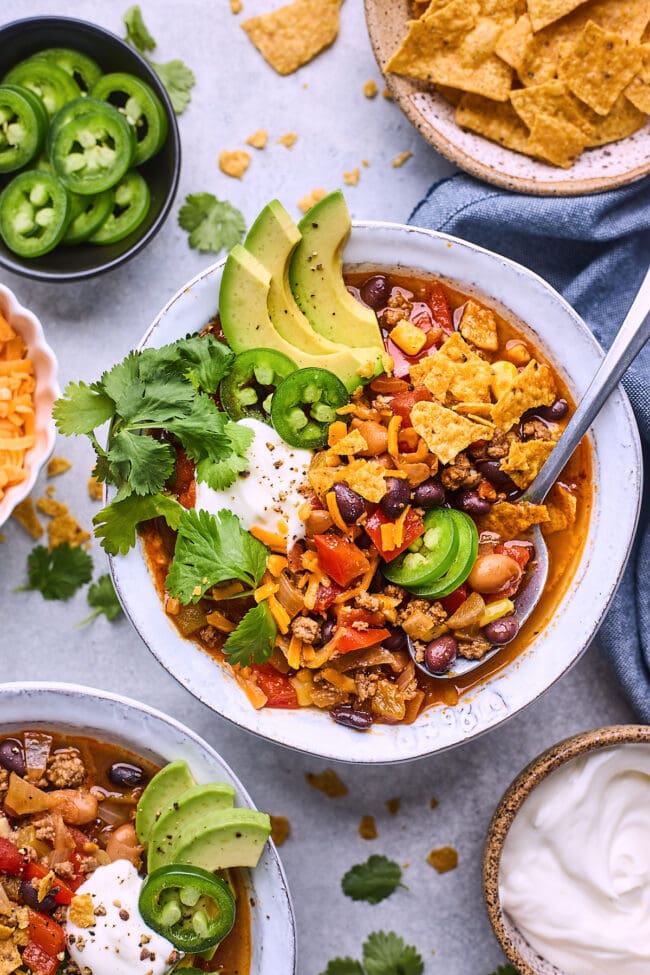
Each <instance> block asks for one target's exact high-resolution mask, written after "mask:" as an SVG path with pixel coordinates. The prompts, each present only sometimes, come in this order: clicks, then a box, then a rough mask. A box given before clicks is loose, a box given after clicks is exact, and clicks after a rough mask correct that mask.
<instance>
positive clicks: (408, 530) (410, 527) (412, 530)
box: [364, 508, 424, 562]
mask: <svg viewBox="0 0 650 975" xmlns="http://www.w3.org/2000/svg"><path fill="white" fill-rule="evenodd" d="M389 523H391V519H390V518H387V517H386V515H385V514H384V513H383V511H382V510H381V508H377V510H376V511H374V512H373V513H372V514H371V515H370V517H369V518H368V521H367V522H366V524H365V526H364V527H365V529H366V532H367V533H368V535H370V538H371V539H372V541H373V542H374V543H375V546H376V547H377V550H378V552H379V554H380V555H381V557H382V559H383V560H384V562H392V560H393V559H396V558H397V556H398V555H401V554H402V552H403V551H404V550H405V549H407V548H408V547H409V545H410V544H411V542H414V541H415V539H416V538H419V537H420V535H424V522H423V521H422V518H421V517H420V515H418V514H416V513H415V511H412V510H411V511H409V512H408V514H407V515H406V518H405V519H404V537H403V539H402V544H401V545H399V546H398V547H397V548H393V549H391V550H390V551H385V550H384V549H383V548H382V545H381V526H382V525H387V524H389ZM392 523H393V524H394V522H392Z"/></svg>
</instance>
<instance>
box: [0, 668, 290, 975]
mask: <svg viewBox="0 0 650 975" xmlns="http://www.w3.org/2000/svg"><path fill="white" fill-rule="evenodd" d="M30 693H31V694H53V695H56V696H58V695H60V696H61V698H66V697H76V698H83V699H86V700H87V699H90V700H95V701H102V702H105V703H108V704H115V705H118V706H120V707H121V708H124V709H126V710H128V711H131V712H135V713H137V714H139V715H142V716H144V717H145V718H146V719H153V720H154V721H157V722H162V723H163V724H165V725H167V726H168V727H169V728H170V729H171V730H173V731H174V732H176V733H178V734H179V735H180V736H182V737H183V738H185V739H188V740H189V742H190V743H191V746H192V748H195V749H196V750H197V752H203V753H204V755H205V756H206V758H207V759H208V761H209V763H210V764H213V765H214V767H215V768H219V770H220V773H221V772H225V773H226V775H228V776H229V777H230V779H231V780H232V782H233V784H234V786H235V789H236V791H237V793H238V795H239V796H240V797H241V798H242V799H243V800H244V803H245V804H246V805H247V806H249V807H250V808H251V809H257V806H256V805H255V803H254V802H253V800H252V798H251V796H250V794H249V793H248V791H247V789H246V788H245V786H244V785H243V784H242V782H241V780H240V779H239V776H238V775H237V774H236V773H235V772H234V771H233V769H232V768H231V766H230V765H229V763H228V762H227V761H226V760H225V759H224V758H223V757H222V756H221V755H220V753H219V752H218V751H217V750H216V748H214V747H213V746H212V745H210V744H209V742H207V741H206V740H205V739H204V738H202V737H201V735H199V734H198V733H197V732H195V731H193V730H192V729H191V728H190V727H188V726H187V725H186V724H183V722H181V721H178V720H177V719H176V718H174V717H172V716H171V715H169V714H166V713H165V712H164V711H160V710H159V709H158V708H154V707H151V705H149V704H145V703H144V702H142V701H137V700H136V699H135V698H131V697H128V696H126V695H124V694H119V693H116V692H114V691H105V690H101V689H99V688H95V687H89V686H87V685H84V684H76V683H73V682H68V681H11V682H8V683H5V684H0V730H1V729H2V727H3V724H4V722H3V718H2V703H3V699H4V698H6V697H9V696H14V695H15V696H16V697H22V696H24V697H27V695H29V694H30ZM28 720H30V721H32V723H34V724H38V723H40V724H42V725H44V726H48V727H53V726H54V727H56V726H57V725H61V726H66V727H73V728H74V727H78V726H75V725H74V724H73V722H67V721H65V720H58V721H57V720H53V721H50V720H49V719H45V720H44V721H41V719H35V718H34V719H28ZM10 724H11V725H12V726H14V727H15V722H10ZM98 724H101V718H100V719H99V720H98ZM93 731H95V732H99V733H100V734H101V731H102V729H101V728H87V727H83V728H79V729H78V733H79V734H87V733H88V732H90V733H91V734H92V732H93ZM107 734H110V732H107ZM123 734H124V739H125V741H126V742H128V741H129V729H128V728H125V730H124V733H123ZM127 747H128V746H127ZM131 747H132V748H133V749H134V750H135V747H136V746H131ZM151 752H152V753H154V754H160V753H159V752H157V748H156V742H155V741H152V743H151ZM169 761H171V759H169ZM266 851H267V855H268V856H269V858H270V861H271V867H270V869H271V871H272V872H274V873H275V876H276V878H277V879H276V881H275V884H274V888H275V889H276V890H277V893H278V895H279V897H280V899H281V905H280V910H281V912H282V914H283V915H284V918H285V921H286V922H287V925H286V926H287V927H288V929H289V933H290V938H289V942H288V943H285V944H284V945H283V950H284V951H285V952H286V954H287V962H288V964H287V968H286V973H289V972H291V973H293V975H295V973H296V972H297V932H296V917H295V911H294V907H293V902H292V899H291V892H290V890H289V885H288V882H287V877H286V874H285V871H284V867H283V865H282V861H281V859H280V856H279V854H278V851H277V848H276V846H275V844H274V843H273V841H272V840H271V839H269V841H268V843H267V847H266ZM251 876H253V872H252V871H251Z"/></svg>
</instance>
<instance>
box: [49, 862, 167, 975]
mask: <svg viewBox="0 0 650 975" xmlns="http://www.w3.org/2000/svg"><path fill="white" fill-rule="evenodd" d="M141 888H142V878H141V877H140V876H138V871H137V870H136V869H135V867H134V866H133V864H132V863H129V861H128V860H116V861H115V863H111V864H108V865H106V866H101V867H97V869H96V870H95V872H94V873H93V874H91V875H90V877H89V878H88V880H86V881H84V883H83V884H82V885H81V886H80V887H79V888H78V890H77V891H76V892H75V893H76V895H77V896H78V895H79V894H90V896H91V897H92V901H93V907H94V909H95V923H94V924H93V926H92V927H90V928H81V927H78V926H77V925H76V924H73V923H72V922H71V921H70V920H69V919H68V920H67V921H66V923H65V932H66V939H67V942H68V951H69V952H70V957H71V958H72V960H73V961H74V962H75V964H76V965H77V967H78V968H79V971H81V972H91V973H92V975H137V973H140V975H149V973H151V975H165V973H166V972H168V971H170V969H171V968H172V966H173V965H174V964H175V962H177V961H178V960H179V958H180V957H181V955H180V953H179V952H178V951H176V949H175V948H174V946H173V944H172V943H171V942H170V941H167V939H166V938H163V937H161V935H159V934H156V932H155V931H153V930H152V929H151V928H150V927H148V926H147V925H146V924H145V923H144V921H143V920H142V917H141V916H140V911H139V910H138V898H139V896H140V890H141Z"/></svg>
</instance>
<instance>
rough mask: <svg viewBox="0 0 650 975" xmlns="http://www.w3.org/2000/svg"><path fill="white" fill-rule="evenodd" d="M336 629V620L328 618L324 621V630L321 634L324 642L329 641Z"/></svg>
mask: <svg viewBox="0 0 650 975" xmlns="http://www.w3.org/2000/svg"><path fill="white" fill-rule="evenodd" d="M335 629H336V621H335V620H332V619H326V620H325V622H324V623H323V630H322V634H321V639H322V641H323V643H329V641H330V640H331V639H332V637H333V636H334V630H335Z"/></svg>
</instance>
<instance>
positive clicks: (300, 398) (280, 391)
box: [271, 366, 350, 450]
mask: <svg viewBox="0 0 650 975" xmlns="http://www.w3.org/2000/svg"><path fill="white" fill-rule="evenodd" d="M349 399H350V397H349V395H348V391H347V389H346V388H345V386H344V385H343V383H342V382H341V380H340V379H339V378H338V377H337V376H335V375H334V373H332V372H329V371H328V370H327V369H319V368H317V367H316V366H309V367H307V368H306V369H298V370H297V371H296V372H294V373H292V374H291V375H290V376H288V377H287V378H286V379H285V380H284V381H283V382H282V383H280V385H279V386H278V388H277V390H276V391H275V393H274V394H273V400H272V402H271V420H272V422H273V426H274V427H275V429H276V430H277V432H278V433H279V434H280V436H281V437H282V439H283V440H285V441H286V442H287V443H288V444H289V445H290V446H291V447H306V448H307V449H312V450H313V449H315V448H317V447H322V446H323V444H324V443H325V442H326V441H327V432H328V430H329V426H330V424H331V423H333V422H334V421H335V420H336V419H337V413H336V411H337V409H339V407H341V406H345V404H346V403H348V402H349Z"/></svg>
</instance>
